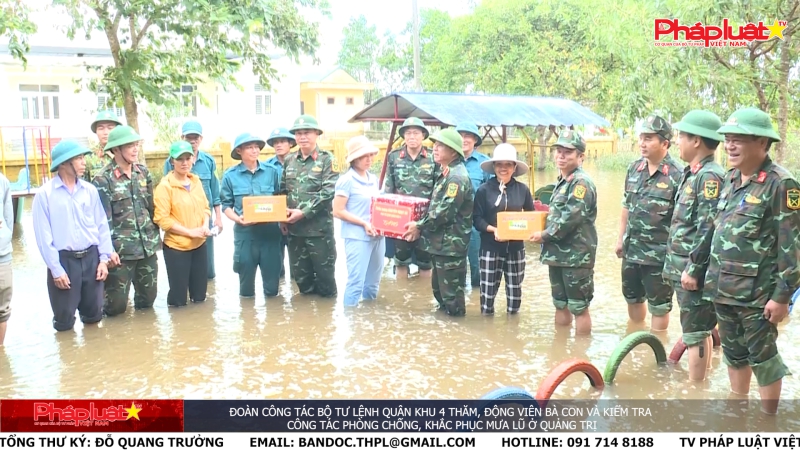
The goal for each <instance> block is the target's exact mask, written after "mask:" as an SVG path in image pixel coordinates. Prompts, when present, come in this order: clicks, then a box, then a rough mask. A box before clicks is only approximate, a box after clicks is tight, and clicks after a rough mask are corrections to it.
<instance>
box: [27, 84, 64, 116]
mask: <svg viewBox="0 0 800 450" xmlns="http://www.w3.org/2000/svg"><path fill="white" fill-rule="evenodd" d="M58 91H59V89H58V85H55V84H20V85H19V93H20V97H21V99H22V120H40V119H44V120H50V119H59V118H60V117H61V113H60V105H59V103H58Z"/></svg>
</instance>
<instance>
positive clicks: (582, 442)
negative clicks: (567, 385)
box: [501, 437, 653, 448]
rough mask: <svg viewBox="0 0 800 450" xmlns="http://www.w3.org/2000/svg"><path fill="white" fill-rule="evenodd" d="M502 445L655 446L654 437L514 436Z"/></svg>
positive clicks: (510, 446)
mask: <svg viewBox="0 0 800 450" xmlns="http://www.w3.org/2000/svg"><path fill="white" fill-rule="evenodd" d="M501 446H502V447H506V448H515V447H549V448H558V447H564V448H651V447H653V438H652V437H623V438H616V437H613V438H608V437H594V438H591V437H571V438H566V439H564V438H557V437H536V438H529V437H513V438H503V439H502V441H501Z"/></svg>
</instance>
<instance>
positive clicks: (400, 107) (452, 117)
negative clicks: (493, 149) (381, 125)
mask: <svg viewBox="0 0 800 450" xmlns="http://www.w3.org/2000/svg"><path fill="white" fill-rule="evenodd" d="M409 117H418V118H419V119H421V120H422V121H423V122H424V123H425V124H427V125H434V126H456V125H458V124H459V123H474V124H475V125H476V126H478V127H483V128H484V129H485V131H486V134H485V135H484V136H483V138H484V139H485V138H486V137H487V136H489V137H491V139H492V141H494V137H492V136H491V135H490V133H491V130H492V129H494V128H501V129H502V134H501V140H502V142H505V141H506V128H507V127H510V128H519V129H520V131H522V134H523V135H524V136H525V139H526V140H527V141H528V161H527V162H528V164H529V165H530V167H531V168H533V167H534V165H533V163H534V161H533V152H532V151H531V145H532V141H531V139H530V138H529V137H528V135H527V134H526V133H525V131H524V130H523V128H524V127H536V126H545V127H556V126H566V127H570V128H572V127H574V126H575V125H595V126H599V127H607V126H610V125H611V124H610V123H609V122H608V121H607V120H606V119H604V118H603V117H601V116H599V115H598V114H596V113H594V112H593V111H592V110H590V109H589V108H586V107H585V106H583V105H581V104H580V103H577V102H575V101H572V100H567V99H564V98H556V97H525V96H515V95H478V94H456V93H440V92H396V93H392V94H390V95H387V96H385V97H383V98H380V99H378V100H377V101H375V102H374V103H373V104H371V105H369V106H367V107H366V108H364V109H362V110H361V111H359V112H358V113H357V114H356V115H355V116H353V117H352V118H351V119H350V120H349V121H348V122H351V123H352V122H392V131H391V133H390V135H389V144H388V146H387V148H386V155H387V156H388V155H389V152H390V151H391V149H392V145H393V144H394V142H395V140H396V138H395V132H396V130H397V128H398V126H399V125H401V124H402V123H403V121H404V120H405V119H407V118H409ZM495 143H496V141H495ZM387 160H388V158H387V157H385V158H384V159H383V168H382V169H381V177H380V183H381V185H382V184H383V180H384V177H385V175H386V161H387ZM529 173H530V186H531V187H533V186H534V175H533V173H534V170H531V171H530V172H529ZM532 190H533V189H532Z"/></svg>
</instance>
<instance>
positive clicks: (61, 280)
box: [33, 141, 119, 331]
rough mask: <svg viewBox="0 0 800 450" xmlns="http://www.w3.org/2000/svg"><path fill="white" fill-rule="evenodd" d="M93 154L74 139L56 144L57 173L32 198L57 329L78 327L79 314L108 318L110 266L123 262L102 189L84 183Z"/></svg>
mask: <svg viewBox="0 0 800 450" xmlns="http://www.w3.org/2000/svg"><path fill="white" fill-rule="evenodd" d="M90 153H91V151H90V150H89V149H87V148H85V147H82V146H81V145H80V144H78V143H77V142H75V141H61V142H60V143H59V144H58V145H56V146H55V147H54V148H53V151H52V161H53V162H52V164H51V166H50V172H56V171H58V173H57V174H56V176H55V177H53V179H52V180H50V181H48V182H47V183H45V184H44V186H42V188H41V189H40V190H39V192H38V193H37V194H36V196H35V197H34V199H33V230H34V234H35V236H36V245H37V246H38V247H39V253H41V255H42V258H44V262H45V264H46V265H47V275H48V276H47V291H48V293H49V296H50V306H51V307H52V309H53V327H54V328H55V329H56V330H58V331H68V330H71V329H72V328H73V326H74V325H75V311H76V310H77V311H78V312H79V314H80V317H81V321H82V322H83V323H84V324H92V323H97V322H99V321H100V320H101V319H102V318H103V287H104V286H103V285H104V281H105V279H106V277H107V276H108V264H109V262H110V263H111V264H119V256H117V254H116V253H115V252H114V247H113V244H112V243H111V233H110V231H109V229H108V219H107V218H106V213H105V210H104V209H103V205H102V204H101V203H100V196H99V194H98V193H97V188H95V187H94V185H92V184H91V183H88V182H86V181H84V180H83V179H82V178H83V174H84V172H85V171H86V161H85V160H84V157H85V155H87V154H90Z"/></svg>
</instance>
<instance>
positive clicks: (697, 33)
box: [654, 19, 787, 47]
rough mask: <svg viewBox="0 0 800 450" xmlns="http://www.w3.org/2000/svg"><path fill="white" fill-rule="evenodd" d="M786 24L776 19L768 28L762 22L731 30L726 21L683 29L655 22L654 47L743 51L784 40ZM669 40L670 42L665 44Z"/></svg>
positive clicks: (667, 22)
mask: <svg viewBox="0 0 800 450" xmlns="http://www.w3.org/2000/svg"><path fill="white" fill-rule="evenodd" d="M786 27H787V22H786V21H785V20H777V19H775V20H774V21H773V22H772V24H770V25H767V24H765V23H764V22H763V21H759V22H758V23H753V22H748V23H746V24H744V25H738V26H734V25H732V22H731V21H730V20H729V19H723V20H722V25H721V26H718V25H704V24H703V23H702V22H697V23H695V24H694V25H684V24H681V23H680V20H679V19H655V23H654V38H655V45H656V46H661V47H746V46H747V44H748V43H750V42H753V41H769V40H770V39H781V40H782V39H784V36H783V31H784V29H786ZM669 38H672V40H666V39H669Z"/></svg>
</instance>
